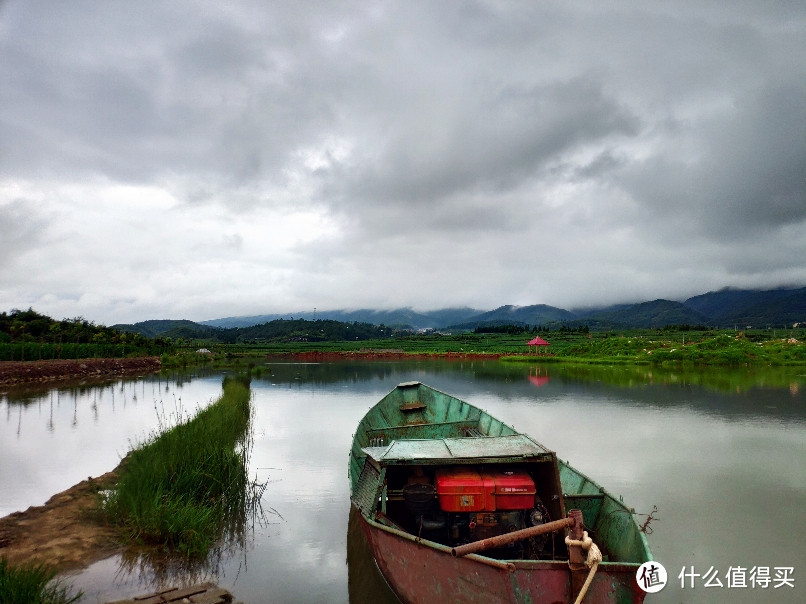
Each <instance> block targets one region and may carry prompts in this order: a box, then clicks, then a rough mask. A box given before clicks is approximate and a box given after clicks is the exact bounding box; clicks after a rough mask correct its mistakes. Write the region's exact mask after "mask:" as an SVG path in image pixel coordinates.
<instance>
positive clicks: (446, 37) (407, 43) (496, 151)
mask: <svg viewBox="0 0 806 604" xmlns="http://www.w3.org/2000/svg"><path fill="white" fill-rule="evenodd" d="M805 41H806V7H804V5H803V4H802V3H798V2H774V3H758V2H752V1H749V0H748V1H747V2H737V3H731V4H729V5H726V4H725V3H722V2H676V3H666V4H657V5H636V4H635V3H633V2H629V3H627V2H616V3H608V4H607V5H596V4H590V5H582V6H575V5H569V4H568V3H564V2H555V3H552V2H548V3H533V2H522V3H518V2H515V3H498V2H484V1H468V2H444V3H409V2H394V3H366V2H355V3H340V4H338V5H334V4H328V3H325V4H322V5H317V6H316V7H313V6H311V5H306V4H300V3H293V2H275V3H262V2H240V3H232V4H229V3H228V4H221V3H212V2H171V3H159V2H148V1H146V2H137V3H126V2H117V1H112V2H104V3H101V4H98V3H91V2H81V1H77V2H70V3H55V4H54V3H45V2H23V1H22V0H9V1H6V2H5V3H2V4H0V57H2V58H0V76H2V79H3V82H4V85H3V86H2V87H0V234H2V235H3V237H2V243H0V251H2V253H3V260H4V261H3V263H2V264H3V266H2V268H0V305H2V306H9V307H11V306H28V305H34V306H35V307H37V308H40V309H41V310H43V311H49V312H53V313H55V314H60V313H63V314H65V315H70V316H74V315H76V314H84V315H88V316H89V315H91V314H93V313H95V314H97V316H98V318H99V319H100V320H105V321H117V320H132V319H135V320H136V319H143V318H150V317H151V316H179V315H183V316H189V317H191V318H197V319H203V318H210V317H211V316H218V315H232V314H240V313H244V314H249V313H253V312H263V311H269V310H294V309H296V308H308V307H312V306H318V307H320V308H327V307H331V308H334V307H357V306H373V305H387V306H388V305H413V306H419V307H433V306H448V305H455V304H468V305H473V306H482V307H483V306H497V305H499V304H503V303H520V304H531V303H550V304H557V305H560V306H573V305H580V304H588V303H599V302H615V301H621V300H626V299H629V298H639V299H651V298H656V297H661V296H664V297H676V298H681V297H685V296H686V295H690V294H694V293H700V292H701V291H705V290H707V289H716V288H719V287H723V286H725V285H738V286H744V287H752V286H764V287H767V286H774V285H777V284H782V283H787V284H791V283H804V282H806V263H804V261H803V258H806V235H805V234H804V233H806V229H804V228H803V227H804V226H806V176H805V175H806V145H804V141H805V140H806V60H804V54H803V48H804V42H805ZM116 231H118V232H121V233H125V234H126V235H127V237H125V238H122V237H119V236H118V237H114V233H115V232H116ZM110 247H111V248H115V249H116V253H115V254H112V255H110V254H109V251H108V250H109V249H110ZM156 250H159V253H157V252H156ZM23 260H24V261H25V262H38V263H43V265H44V266H48V267H49V270H48V271H45V272H43V273H42V274H40V275H38V276H37V277H36V278H33V277H31V275H30V274H29V273H27V272H26V271H24V270H22V269H20V268H19V267H21V266H23V265H24V264H25V262H23ZM67 260H69V261H70V264H69V266H68V265H66V262H67ZM166 266H170V267H171V268H166ZM88 267H93V268H94V269H96V270H88ZM99 267H102V268H103V270H104V271H105V272H106V274H105V275H102V274H99V273H100V271H99V270H97V269H98V268H99ZM155 267H159V268H155ZM50 269H52V270H50ZM254 283H258V284H259V285H258V286H254V285H253V284H254ZM401 283H407V284H410V285H409V286H408V287H405V288H401V285H400V284H401ZM66 284H69V287H68V285H66ZM227 287H231V288H232V289H233V290H235V291H236V292H237V293H233V294H232V295H230V296H228V295H227V294H226V293H225V292H226V289H227ZM211 290H215V294H211V293H210V292H211ZM244 291H248V293H246V294H244V293H243V292H244ZM77 306H82V307H80V308H76V307H77Z"/></svg>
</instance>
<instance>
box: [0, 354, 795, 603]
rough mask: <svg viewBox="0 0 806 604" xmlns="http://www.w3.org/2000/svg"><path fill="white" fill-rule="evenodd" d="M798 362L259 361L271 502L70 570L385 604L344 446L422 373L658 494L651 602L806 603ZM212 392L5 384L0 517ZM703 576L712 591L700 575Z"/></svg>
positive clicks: (110, 580)
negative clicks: (241, 523) (198, 534)
mask: <svg viewBox="0 0 806 604" xmlns="http://www.w3.org/2000/svg"><path fill="white" fill-rule="evenodd" d="M269 371H270V372H271V375H268V372H269ZM800 373H801V375H798V372H797V371H795V372H792V375H791V377H790V378H783V379H782V378H781V376H780V375H776V376H775V379H769V376H764V375H759V376H748V375H741V376H738V377H737V376H735V375H732V376H731V375H722V374H716V373H712V374H710V375H708V374H678V373H662V374H661V373H658V372H655V373H652V372H649V371H648V370H635V369H614V368H610V369H601V368H597V369H590V368H589V369H568V368H559V367H548V368H545V367H544V368H537V367H528V366H508V365H507V366H504V365H502V364H499V363H495V362H475V363H467V362H466V363H436V362H410V363H356V364H348V363H340V364H274V363H271V364H269V365H268V369H267V374H266V375H265V376H264V378H262V379H255V380H253V382H252V389H253V392H254V405H255V422H254V423H255V428H254V439H253V440H254V445H253V448H252V451H251V456H250V468H251V470H250V472H251V474H252V476H253V477H254V478H257V479H258V480H260V481H268V482H269V484H268V487H267V489H266V492H265V495H264V497H263V505H264V510H265V511H266V512H267V513H266V515H265V516H264V517H263V518H262V519H258V521H256V523H255V526H254V531H253V533H252V534H251V535H249V539H248V540H247V545H246V546H245V547H243V548H235V549H234V550H233V551H227V552H218V555H216V556H213V557H212V558H211V560H210V561H209V563H208V564H207V565H206V566H204V567H202V568H195V569H192V570H191V571H190V572H185V573H184V574H183V573H180V574H179V575H178V576H177V574H176V570H175V569H172V568H171V567H170V565H163V564H157V563H153V562H152V563H148V562H143V561H138V560H137V559H134V560H131V559H127V560H123V559H121V558H119V557H114V558H111V559H109V560H105V561H103V562H99V563H97V564H95V565H93V566H92V567H90V568H89V569H87V570H86V571H84V572H82V573H79V574H76V575H73V576H71V577H70V581H72V582H73V584H74V585H76V586H77V587H80V588H81V589H83V590H84V591H85V593H86V596H85V600H84V601H86V602H104V601H106V600H112V599H116V598H121V597H124V596H129V597H130V596H133V595H135V594H138V593H142V592H145V591H147V590H148V589H150V588H151V587H152V586H154V585H155V584H158V583H160V582H168V583H173V584H176V583H182V582H183V581H193V580H206V579H212V580H214V581H217V582H218V583H219V584H220V585H221V586H222V587H225V588H228V589H230V590H231V591H232V592H233V593H234V594H235V595H236V597H237V598H238V599H240V600H242V601H244V602H335V603H344V602H379V601H380V602H384V601H387V602H394V601H395V599H394V597H393V596H392V595H391V594H389V592H388V591H387V590H386V588H385V586H384V584H383V581H382V579H381V578H380V577H379V576H378V574H377V571H376V570H375V568H374V565H373V563H372V560H371V558H370V557H369V555H368V552H367V551H366V547H365V544H364V543H363V540H362V539H361V536H360V533H357V532H355V531H349V532H348V518H349V492H348V484H347V452H348V449H349V446H350V443H351V440H352V434H353V431H354V430H355V427H356V425H357V423H358V421H359V420H360V418H361V417H362V416H363V414H364V413H365V412H366V410H367V409H368V408H369V407H371V406H372V405H373V404H374V403H375V402H376V401H377V400H379V399H380V398H381V397H382V396H383V395H385V394H386V393H387V392H388V391H390V390H391V389H392V388H393V387H394V386H395V385H397V384H398V383H399V382H402V381H408V380H420V381H422V382H424V383H427V384H429V385H430V386H433V387H435V388H437V389H439V390H442V391H445V392H448V393H450V394H453V395H455V396H458V397H459V398H462V399H464V400H467V401H468V402H470V403H473V404H475V405H477V406H479V407H482V408H484V409H486V410H487V411H489V412H490V413H492V414H493V415H495V416H497V417H499V418H500V419H502V420H504V421H505V422H507V423H510V424H512V425H514V426H515V427H516V428H517V429H519V430H521V431H524V432H527V433H529V434H530V435H532V436H533V437H534V438H535V439H536V440H538V441H540V442H542V443H543V444H544V445H546V446H548V447H550V448H552V449H554V450H556V451H557V452H558V455H559V456H560V457H561V458H563V459H567V460H569V461H570V462H571V463H572V464H573V465H574V466H575V467H577V468H578V469H579V470H581V471H582V472H583V473H585V474H587V475H589V476H591V477H592V478H593V479H594V480H596V481H597V482H599V483H601V484H602V485H604V486H605V487H606V488H607V489H608V490H609V491H610V492H612V493H615V494H617V495H622V496H623V498H624V500H625V502H627V504H628V505H630V506H632V507H634V508H635V510H636V512H637V513H639V514H649V513H650V512H651V511H652V509H653V506H657V509H658V512H657V514H656V516H657V518H658V519H657V520H656V521H654V522H652V523H651V525H650V529H651V531H652V533H651V534H650V535H649V543H650V546H651V548H652V552H653V555H654V556H655V558H656V560H658V561H659V562H661V563H662V564H663V565H664V566H665V567H666V569H667V571H668V573H669V584H668V585H667V587H666V589H664V590H663V591H662V592H661V593H659V594H656V595H654V596H650V597H648V598H647V602H804V601H806V554H804V547H803V545H802V543H801V533H802V528H803V526H804V518H806V377H804V376H803V375H802V374H803V373H806V372H805V371H801V372H800ZM770 384H772V385H770ZM220 389H221V376H220V375H206V376H197V377H192V378H191V377H187V376H185V377H181V378H168V379H166V378H165V377H156V376H153V377H149V378H145V379H142V380H139V381H134V382H116V383H114V384H112V385H109V386H105V387H92V388H83V389H78V388H73V389H61V390H53V391H49V392H46V393H42V394H38V395H27V396H22V397H20V396H18V395H0V418H2V419H0V515H3V514H7V513H10V512H13V511H15V510H19V509H24V508H26V507H28V506H29V505H40V504H42V503H44V502H45V500H47V499H48V498H49V497H50V496H51V495H52V494H54V493H56V492H58V491H60V490H63V489H65V488H67V487H69V486H71V485H72V484H75V483H76V482H78V481H79V480H82V479H84V478H86V477H87V476H97V475H99V474H102V473H104V472H106V471H108V470H110V469H112V468H114V467H115V465H117V463H118V461H119V460H120V458H121V457H122V456H123V455H124V454H125V453H126V451H127V450H128V449H129V448H130V447H131V446H132V444H136V443H138V442H141V441H142V440H143V439H144V438H146V436H147V435H148V434H149V433H151V432H152V431H154V430H156V429H158V428H159V426H160V425H165V424H169V423H172V422H175V420H176V418H177V417H186V416H187V415H188V414H192V413H193V412H194V411H195V410H196V409H197V408H198V407H199V406H204V405H206V404H208V403H209V402H210V401H212V400H214V399H215V398H217V397H218V396H219V394H220ZM638 518H639V522H641V521H643V519H644V518H646V516H639V517H638ZM348 561H349V564H348ZM753 567H756V568H759V567H760V568H762V569H763V568H768V569H769V573H770V577H771V581H770V585H769V587H767V588H766V589H762V588H761V587H760V586H758V585H757V586H756V587H755V588H754V587H752V585H751V582H750V577H751V569H753ZM784 567H792V568H794V571H792V573H791V574H788V576H789V577H790V580H791V581H792V582H793V583H794V585H795V587H794V588H791V587H788V586H786V585H784V586H781V587H779V588H775V587H774V586H775V585H776V583H777V581H776V574H777V573H779V572H780V571H779V570H778V569H780V568H784ZM684 568H685V570H686V572H687V573H691V572H693V573H696V574H699V575H702V576H700V577H695V578H694V588H693V589H692V588H691V587H690V581H691V578H690V577H688V578H686V585H685V587H684V588H681V585H680V579H678V575H679V574H680V571H681V570H682V569H684ZM731 569H734V571H733V576H734V583H738V582H739V580H740V579H741V577H742V576H744V578H745V583H746V585H747V587H745V588H741V587H730V588H729V587H728V579H727V577H726V574H727V573H729V572H730V571H731ZM736 569H738V570H736ZM742 569H745V570H742ZM715 572H716V579H718V580H719V581H720V582H721V583H722V587H719V586H716V587H705V582H706V581H705V579H704V577H705V576H708V577H709V578H710V577H712V575H713V574H714V573H715ZM710 582H712V583H715V581H714V579H713V578H712V579H711V581H710Z"/></svg>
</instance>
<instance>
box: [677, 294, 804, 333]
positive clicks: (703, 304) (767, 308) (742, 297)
mask: <svg viewBox="0 0 806 604" xmlns="http://www.w3.org/2000/svg"><path fill="white" fill-rule="evenodd" d="M684 304H685V305H686V306H688V307H689V308H693V309H694V310H696V311H698V312H701V313H703V314H705V315H707V316H708V317H710V318H711V323H712V324H714V325H718V326H722V327H729V326H732V325H742V326H746V325H753V326H755V327H764V326H766V325H779V326H780V325H792V324H793V323H797V322H801V321H806V287H803V288H800V289H772V290H742V289H731V288H726V289H721V290H719V291H716V292H708V293H707V294H702V295H700V296H694V297H693V298H689V299H688V300H686V301H685V302H684Z"/></svg>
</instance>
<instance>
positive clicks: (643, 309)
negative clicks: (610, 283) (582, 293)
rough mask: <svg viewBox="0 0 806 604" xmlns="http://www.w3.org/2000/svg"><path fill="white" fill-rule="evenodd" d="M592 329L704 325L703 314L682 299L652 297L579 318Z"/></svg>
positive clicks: (705, 318) (707, 318) (580, 321)
mask: <svg viewBox="0 0 806 604" xmlns="http://www.w3.org/2000/svg"><path fill="white" fill-rule="evenodd" d="M578 322H579V323H581V324H585V325H588V326H590V327H591V328H601V329H608V328H616V327H642V328H659V327H664V326H666V325H682V324H687V325H707V324H709V323H710V319H709V317H708V316H706V315H705V314H703V313H701V312H698V311H696V310H694V309H693V308H689V307H687V306H686V305H685V304H683V303H682V302H673V301H671V300H653V301H651V302H642V303H640V304H633V305H632V306H627V307H623V306H619V307H618V308H616V309H612V310H603V311H599V312H595V313H592V314H590V315H588V316H586V317H585V318H584V319H580V320H579V321H578Z"/></svg>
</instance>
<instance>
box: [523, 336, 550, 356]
mask: <svg viewBox="0 0 806 604" xmlns="http://www.w3.org/2000/svg"><path fill="white" fill-rule="evenodd" d="M526 345H527V346H528V347H529V352H532V347H534V352H535V354H543V352H545V351H546V350H548V345H549V343H548V342H546V341H545V340H544V339H543V338H541V337H540V336H537V337H535V338H534V339H533V340H529V341H528V342H526ZM538 351H539V352H538Z"/></svg>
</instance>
